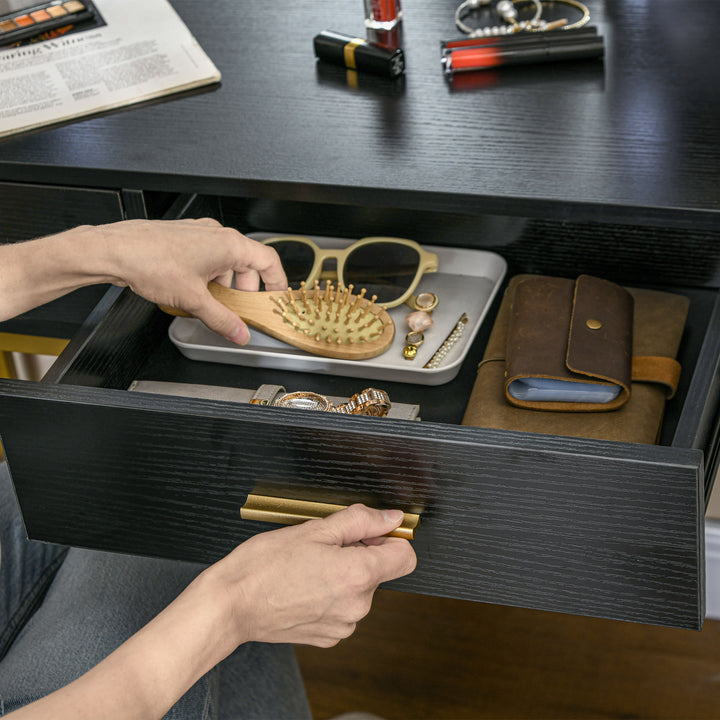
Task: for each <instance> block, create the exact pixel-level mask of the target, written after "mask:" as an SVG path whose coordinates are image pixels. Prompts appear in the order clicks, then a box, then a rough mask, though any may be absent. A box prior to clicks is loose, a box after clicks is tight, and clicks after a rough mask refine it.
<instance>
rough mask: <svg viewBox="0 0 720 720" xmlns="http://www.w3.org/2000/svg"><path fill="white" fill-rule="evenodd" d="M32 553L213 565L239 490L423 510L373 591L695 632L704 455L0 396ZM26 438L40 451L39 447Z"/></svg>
mask: <svg viewBox="0 0 720 720" xmlns="http://www.w3.org/2000/svg"><path fill="white" fill-rule="evenodd" d="M0 394H2V396H3V401H2V404H1V405H0V423H2V424H1V427H2V428H3V436H2V440H3V443H4V444H5V448H6V451H7V455H8V459H9V463H10V469H11V472H12V474H13V480H14V482H15V484H16V489H17V492H18V496H19V499H20V502H21V506H22V509H23V514H24V517H25V521H26V524H27V528H28V532H29V533H30V535H31V536H32V537H34V538H37V539H43V540H51V541H55V542H64V543H70V544H75V545H80V546H87V547H95V548H100V549H107V550H115V551H121V552H129V553H137V554H152V555H160V556H167V557H177V558H183V559H188V560H199V561H204V562H211V561H213V560H216V559H217V558H219V557H221V556H222V555H223V554H224V553H226V552H228V551H229V550H231V549H232V548H233V547H234V546H235V545H236V544H237V543H238V542H240V541H242V540H243V539H245V538H247V537H249V536H250V535H252V534H254V533H256V532H259V531H262V530H266V529H269V528H270V527H271V526H267V525H263V524H262V523H256V522H246V521H242V520H241V519H240V507H241V506H242V504H243V503H244V501H245V499H246V497H247V494H248V493H249V492H260V493H263V494H276V495H281V496H288V497H296V498H298V499H314V500H321V501H330V502H339V503H343V504H345V503H351V502H354V501H364V502H367V503H369V504H371V505H377V506H380V507H400V508H401V509H403V510H406V511H413V512H418V511H419V512H421V513H422V525H421V527H420V529H419V531H418V533H417V539H416V541H415V545H414V546H415V548H416V550H417V552H418V558H419V564H418V569H417V570H416V571H415V573H413V574H412V575H411V576H409V577H407V578H403V579H401V580H398V581H395V582H394V583H391V584H390V586H391V587H396V588H398V589H406V590H412V591H416V592H422V593H429V594H437V595H446V596H450V597H457V598H465V599H472V600H482V601H486V602H496V603H504V604H513V605H520V606H525V607H533V608H541V609H548V610H555V611H560V612H570V613H579V614H588V615H599V616H603V617H612V618H618V619H625V620H634V621H640V622H649V623H654V624H664V625H674V626H679V627H692V628H694V627H699V626H700V625H701V622H702V620H701V618H702V617H703V614H704V613H703V601H704V585H703V562H704V561H703V547H704V542H703V536H702V533H703V522H702V515H703V478H702V453H700V452H699V451H695V450H682V449H677V448H667V447H645V446H633V445H626V444H616V443H603V442H592V441H577V440H572V441H571V440H563V439H561V438H554V437H549V436H533V435H524V434H520V433H499V432H495V431H488V430H481V429H476V428H458V427H446V426H443V425H438V424H434V423H432V424H431V423H425V422H420V423H413V422H405V421H389V420H373V419H367V418H352V417H347V418H337V417H333V416H324V417H319V416H318V415H317V414H313V413H305V412H302V411H292V410H282V409H278V408H260V407H255V406H235V405H232V404H230V403H222V402H214V401H203V400H188V399H184V398H175V397H158V396H155V395H153V396H150V395H144V394H142V393H127V392H123V391H116V390H106V389H100V388H83V387H75V386H57V385H46V384H39V385H32V384H27V383H21V382H13V381H2V382H0ZM37 438H42V442H40V443H39V442H38V441H37Z"/></svg>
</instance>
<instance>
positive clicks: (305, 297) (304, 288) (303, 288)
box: [300, 280, 308, 310]
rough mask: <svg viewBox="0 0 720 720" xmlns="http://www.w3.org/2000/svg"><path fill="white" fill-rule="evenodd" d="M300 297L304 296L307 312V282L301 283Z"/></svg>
mask: <svg viewBox="0 0 720 720" xmlns="http://www.w3.org/2000/svg"><path fill="white" fill-rule="evenodd" d="M300 295H301V296H302V301H303V305H304V306H305V310H307V301H308V299H307V288H306V287H305V281H304V280H303V281H302V282H301V283H300Z"/></svg>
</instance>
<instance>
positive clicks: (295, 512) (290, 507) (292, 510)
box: [240, 493, 420, 540]
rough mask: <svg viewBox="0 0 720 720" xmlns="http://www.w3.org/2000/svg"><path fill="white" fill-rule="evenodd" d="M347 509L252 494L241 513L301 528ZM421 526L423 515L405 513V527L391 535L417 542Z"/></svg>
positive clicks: (242, 515) (326, 504) (264, 520)
mask: <svg viewBox="0 0 720 720" xmlns="http://www.w3.org/2000/svg"><path fill="white" fill-rule="evenodd" d="M345 507H346V506H345V505H335V504H333V503H324V502H312V501H310V500H292V499H289V498H279V497H270V496H268V495H254V494H253V493H250V494H249V495H248V498H247V501H246V502H245V504H244V505H243V506H242V508H241V510H240V517H241V518H242V519H243V520H261V521H263V522H271V523H277V524H279V525H299V524H300V523H302V522H305V521H306V520H312V519H313V518H324V517H327V516H328V515H332V514H333V513H336V512H338V511H339V510H344V509H345ZM419 525H420V515H418V514H416V513H405V517H404V519H403V521H402V525H400V527H398V528H397V529H396V530H393V531H392V532H391V533H388V534H389V535H390V536H391V537H400V538H404V539H405V540H414V539H415V530H416V529H417V527H418V526H419Z"/></svg>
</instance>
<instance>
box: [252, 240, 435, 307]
mask: <svg viewBox="0 0 720 720" xmlns="http://www.w3.org/2000/svg"><path fill="white" fill-rule="evenodd" d="M278 241H280V242H284V241H294V242H300V243H303V244H305V245H308V246H309V247H310V248H311V249H312V250H313V252H314V253H315V260H314V261H313V264H312V267H311V269H310V273H309V274H308V276H307V278H306V279H305V283H306V285H313V284H314V283H315V281H316V280H322V279H326V280H329V279H332V278H335V279H337V281H338V282H339V283H342V284H343V285H345V287H347V284H346V283H345V281H344V277H343V275H344V269H345V260H346V259H347V257H348V256H349V255H350V254H351V253H352V252H353V251H355V250H357V249H358V248H361V247H363V246H365V245H373V244H375V243H381V242H382V243H391V244H395V245H405V246H406V247H411V248H413V250H415V251H416V252H417V253H418V256H419V260H418V267H417V270H416V271H415V277H414V278H413V280H412V282H411V283H410V285H409V286H408V289H407V290H406V291H405V292H404V293H403V294H402V295H401V296H400V297H399V298H396V299H395V300H391V301H390V302H386V303H381V302H376V303H375V304H376V305H378V306H379V307H382V308H385V309H386V310H387V309H388V308H393V307H397V306H398V305H402V304H403V303H404V302H406V301H407V300H408V299H409V298H411V297H412V295H413V292H414V291H415V289H416V288H417V286H418V285H419V283H420V280H421V278H422V276H423V275H425V274H426V273H432V272H437V269H438V256H437V255H436V254H435V253H433V252H429V251H428V250H425V248H423V247H422V246H421V245H419V244H418V243H417V242H415V241H414V240H409V239H408V238H399V237H384V236H380V235H378V236H372V237H364V238H362V239H361V240H356V241H355V242H353V243H351V244H350V245H348V246H347V247H346V248H321V247H320V246H319V245H318V244H317V243H316V242H315V241H314V240H313V239H312V238H309V237H305V236H304V235H276V236H274V237H269V238H265V239H263V240H261V242H262V243H263V244H264V245H273V244H274V243H276V242H278ZM332 259H334V260H335V261H336V263H337V267H336V270H334V271H325V272H323V265H324V264H325V261H326V260H332Z"/></svg>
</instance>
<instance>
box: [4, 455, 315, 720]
mask: <svg viewBox="0 0 720 720" xmlns="http://www.w3.org/2000/svg"><path fill="white" fill-rule="evenodd" d="M202 569H203V567H202V566H200V565H194V564H190V563H182V562H176V561H169V560H158V559H154V558H140V557H130V556H126V555H115V554H110V553H101V552H94V551H91V550H81V549H76V548H66V547H62V546H59V545H51V544H47V543H39V542H33V541H29V540H27V538H26V534H25V529H24V527H23V524H22V519H21V517H20V512H19V509H18V506H17V502H16V499H15V494H14V491H13V488H12V483H11V482H10V478H9V474H8V472H7V466H6V464H5V463H0V716H2V715H4V714H7V713H9V712H11V711H12V710H15V709H17V708H18V707H22V706H23V705H25V704H27V703H29V702H32V701H33V700H36V699H38V698H40V697H43V696H44V695H47V694H48V693H50V692H52V691H53V690H56V689H58V688H60V687H62V686H63V685H66V684H68V683H69V682H71V681H72V680H74V679H75V678H77V677H79V676H80V675H82V674H83V673H84V672H86V671H87V670H89V669H90V668H91V667H92V666H93V665H96V664H97V663H98V662H100V660H102V659H103V658H104V657H105V656H106V655H108V654H109V653H111V652H112V651H113V650H114V649H115V648H116V647H118V646H119V645H120V644H121V643H122V642H124V641H125V640H126V639H127V638H128V637H130V635H132V634H133V633H135V632H136V631H137V630H139V629H140V628H141V627H142V626H143V625H145V624H146V623H147V622H148V621H149V620H150V619H151V618H152V617H154V616H155V615H156V614H157V613H158V612H160V610H162V609H163V608H164V607H165V606H166V605H168V604H169V603H170V602H171V601H172V600H173V599H174V598H175V597H176V596H177V595H178V594H179V593H180V592H181V591H182V590H183V589H184V588H185V587H186V586H187V585H188V583H189V582H190V581H191V580H192V579H193V578H194V577H195V576H196V575H197V574H198V573H199V572H200V571H201V570H202ZM310 717H311V714H310V709H309V706H308V703H307V698H306V696H305V689H304V686H303V682H302V678H301V676H300V672H299V669H298V666H297V662H296V659H295V654H294V650H293V648H292V646H288V645H270V644H265V643H247V644H245V645H241V646H240V647H239V648H238V649H237V650H236V651H235V652H234V653H233V654H232V655H231V656H230V657H229V658H227V659H226V660H224V661H223V662H222V663H220V664H219V665H218V666H217V667H216V668H214V669H213V670H212V671H211V672H209V673H208V674H207V675H206V676H205V677H203V678H202V679H201V680H199V681H198V682H197V683H196V684H195V685H194V686H193V687H192V688H191V689H190V690H189V691H188V692H187V694H186V695H184V696H183V697H182V698H181V699H180V700H179V701H178V703H177V704H176V705H175V706H174V707H173V708H172V709H171V711H170V712H169V713H168V714H167V715H166V718H169V719H172V720H180V719H182V720H185V719H187V720H199V719H200V718H203V719H204V718H218V719H219V718H228V719H229V718H243V719H246V718H247V719H250V718H268V719H270V718H272V719H273V720H276V719H277V718H283V719H287V720H292V719H294V718H298V719H302V720H306V719H308V718H310Z"/></svg>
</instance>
